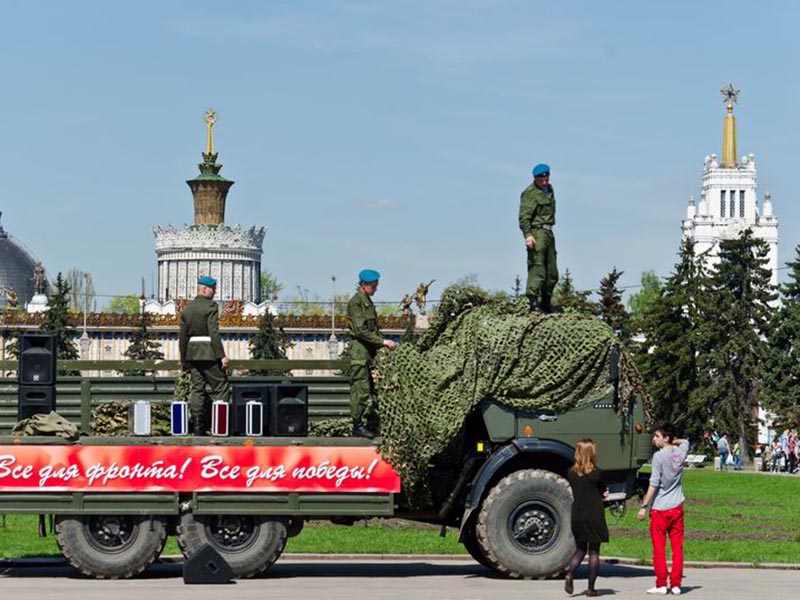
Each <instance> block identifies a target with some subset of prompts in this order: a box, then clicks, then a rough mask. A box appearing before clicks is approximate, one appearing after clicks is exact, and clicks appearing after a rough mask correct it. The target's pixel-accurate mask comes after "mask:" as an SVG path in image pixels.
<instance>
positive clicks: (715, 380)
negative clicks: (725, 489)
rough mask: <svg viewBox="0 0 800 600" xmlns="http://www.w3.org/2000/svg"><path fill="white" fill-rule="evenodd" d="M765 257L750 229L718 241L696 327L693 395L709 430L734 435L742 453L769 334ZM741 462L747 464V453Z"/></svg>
mask: <svg viewBox="0 0 800 600" xmlns="http://www.w3.org/2000/svg"><path fill="white" fill-rule="evenodd" d="M768 254H769V246H768V245H767V243H766V242H765V241H763V240H761V239H758V238H755V237H753V232H752V231H751V230H750V229H746V230H745V231H743V232H742V234H741V235H740V236H739V237H738V238H735V239H732V240H723V241H721V242H720V244H719V264H718V265H717V266H716V269H715V270H714V271H713V273H712V274H711V277H710V289H709V295H708V296H707V300H708V301H707V302H705V303H704V307H703V313H704V315H703V316H704V318H703V322H702V324H701V327H700V342H699V345H700V348H699V354H698V358H699V374H700V381H699V386H698V388H697V390H696V393H695V395H694V396H695V398H696V400H697V402H698V404H699V405H700V406H701V407H702V408H704V409H705V411H706V413H707V414H708V415H709V416H710V417H711V418H712V419H713V426H714V428H715V429H716V430H717V431H719V432H720V433H722V432H727V433H730V432H735V435H736V436H737V437H738V438H739V443H740V444H741V446H742V448H743V449H744V448H748V447H749V445H750V444H751V443H754V442H755V427H754V425H755V422H754V418H753V416H754V414H753V413H754V411H755V410H756V408H757V407H758V388H757V384H758V382H759V379H760V376H761V369H762V366H763V356H764V353H765V349H766V342H765V339H766V338H767V337H768V335H769V332H770V327H769V325H770V314H771V312H772V308H771V307H770V305H769V303H770V302H771V301H773V300H774V299H775V298H776V296H775V294H774V292H773V289H772V286H771V284H770V278H771V275H772V272H771V271H770V269H769V268H768V267H767V263H768V258H767V255H768ZM743 458H744V459H745V462H749V459H748V456H747V453H743Z"/></svg>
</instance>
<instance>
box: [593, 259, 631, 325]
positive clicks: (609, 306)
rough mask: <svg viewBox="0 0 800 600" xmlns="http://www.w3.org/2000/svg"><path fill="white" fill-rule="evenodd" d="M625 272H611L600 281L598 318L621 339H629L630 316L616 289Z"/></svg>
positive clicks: (620, 294) (620, 293)
mask: <svg viewBox="0 0 800 600" xmlns="http://www.w3.org/2000/svg"><path fill="white" fill-rule="evenodd" d="M624 272H625V271H617V268H616V267H614V268H613V269H612V270H611V272H610V273H609V274H608V275H607V276H605V277H603V279H601V280H600V302H599V304H600V318H602V319H603V321H605V322H606V323H608V325H609V327H611V329H613V330H614V331H616V332H617V334H618V335H619V336H620V337H621V338H622V339H623V340H628V339H629V338H630V327H629V325H630V316H629V315H628V311H626V310H625V305H624V304H623V303H622V292H621V291H620V290H619V288H618V287H617V282H618V281H619V278H620V277H622V274H623V273H624Z"/></svg>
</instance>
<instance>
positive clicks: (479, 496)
mask: <svg viewBox="0 0 800 600" xmlns="http://www.w3.org/2000/svg"><path fill="white" fill-rule="evenodd" d="M240 362H242V365H241V366H248V367H252V366H253V365H250V364H249V363H250V362H255V361H240ZM245 362H246V363H247V364H246V365H245V364H244V363H245ZM273 362H274V361H273ZM297 362H298V361H295V363H296V364H294V365H292V364H291V363H288V364H287V365H284V367H287V366H288V367H289V368H291V367H292V366H295V367H300V368H307V367H308V365H305V364H304V365H299V364H297ZM306 362H309V361H306ZM318 362H320V363H322V362H325V363H326V364H325V366H326V367H328V366H331V365H328V364H327V362H326V361H318ZM342 364H343V363H337V365H339V366H342ZM76 365H77V362H76ZM76 365H73V368H75V366H76ZM8 366H10V365H7V367H8ZM236 366H237V365H236V364H235V363H234V367H236ZM271 366H272V367H273V368H274V365H271ZM607 367H608V380H609V382H611V383H612V384H614V385H611V386H609V393H608V394H607V395H606V396H605V397H602V398H598V399H594V400H592V401H591V402H588V403H583V404H581V405H579V406H577V407H575V408H573V409H571V410H568V411H565V412H562V413H558V412H554V411H548V410H541V411H522V410H515V409H511V408H509V407H508V406H505V405H503V404H501V403H499V402H496V401H494V400H492V399H491V398H486V399H484V400H483V401H482V402H480V404H479V405H477V406H476V407H475V409H474V410H473V411H472V412H471V413H470V414H469V415H468V417H467V418H466V420H465V421H464V423H463V426H462V428H461V434H460V436H461V441H462V442H463V443H462V444H460V445H459V448H460V449H461V451H460V454H459V455H457V456H452V455H450V456H444V455H442V456H437V457H435V458H434V459H433V460H432V461H431V462H430V465H429V468H428V473H427V475H426V476H427V483H428V485H429V488H430V500H429V502H428V503H427V505H426V506H423V507H420V506H415V507H412V506H411V505H410V503H409V502H408V497H407V495H406V493H405V490H404V489H403V485H402V482H399V479H397V481H396V482H395V483H388V484H386V485H384V486H383V487H382V488H381V487H378V488H376V487H375V486H374V485H372V483H371V482H370V481H367V480H366V479H364V477H365V475H364V472H365V471H364V470H363V469H362V470H361V471H359V472H356V471H357V469H355V468H353V469H352V473H351V472H349V471H348V475H347V477H350V476H351V475H352V478H350V479H348V481H347V482H346V484H345V485H344V486H342V487H336V486H335V485H334V483H331V482H332V481H333V480H332V479H331V480H330V481H329V482H328V483H325V485H323V486H321V487H320V486H319V483H318V482H316V483H314V484H313V485H311V484H309V485H300V486H298V487H297V488H296V489H285V488H280V487H277V488H274V487H273V488H271V487H269V485H267V484H268V483H269V482H266V483H265V484H264V485H265V486H266V487H262V488H258V489H256V488H253V489H244V488H241V489H240V488H232V487H231V486H230V485H227V484H226V482H225V480H224V479H222V478H219V477H215V478H212V479H210V482H205V483H203V482H201V483H192V482H189V483H184V484H181V485H176V486H172V484H171V483H169V481H167V480H163V481H167V485H164V484H163V483H160V484H157V485H144V484H141V485H140V484H138V483H137V484H136V485H134V486H132V487H128V488H125V487H124V486H123V487H121V488H117V487H114V485H113V484H114V481H113V480H111V483H108V482H106V484H107V486H106V487H102V488H99V489H102V491H95V490H97V489H98V488H97V487H86V486H85V485H84V487H80V486H77V487H75V486H73V485H72V483H73V482H70V481H69V479H70V473H69V469H70V468H75V469H76V473H77V470H79V469H80V468H82V467H81V464H80V463H81V461H82V460H83V459H81V458H72V459H68V458H63V457H64V456H67V454H69V453H72V454H71V455H73V456H78V457H80V456H87V455H88V454H87V453H93V452H94V453H96V452H101V453H104V455H106V456H111V457H114V460H118V461H120V462H118V463H108V464H106V466H105V467H104V468H105V469H106V470H105V471H104V473H105V474H106V475H108V469H109V468H116V469H118V471H117V473H119V469H120V468H122V467H126V468H129V470H130V469H132V468H133V467H131V465H124V464H122V463H123V462H124V461H125V460H133V457H136V456H140V455H141V454H142V453H144V452H156V453H160V454H157V456H159V457H161V458H159V459H158V460H156V461H153V462H152V463H151V464H150V467H148V468H152V467H153V465H156V466H159V468H160V469H161V471H160V472H159V474H161V475H163V474H164V466H165V465H166V464H167V462H168V460H169V458H168V457H170V456H174V457H176V460H177V457H178V456H183V455H182V454H181V453H186V452H190V451H191V452H200V453H201V455H202V453H205V454H206V455H215V454H218V453H219V454H221V453H224V452H231V453H233V454H232V456H234V457H243V456H251V455H253V456H255V455H254V454H253V453H261V454H259V456H262V457H263V456H266V457H271V456H276V455H277V454H280V453H300V454H299V456H301V459H300V460H301V461H306V462H305V463H303V464H305V465H306V467H307V466H308V460H307V458H304V457H303V456H305V455H308V456H312V455H313V456H316V457H323V458H325V457H327V458H325V460H323V461H322V463H324V464H327V465H328V466H329V467H330V468H329V469H328V471H324V470H323V469H322V467H320V471H319V473H318V474H319V475H320V477H322V476H323V475H324V473H327V474H328V476H329V477H330V476H331V474H332V473H334V470H333V469H334V463H336V458H335V456H337V455H340V454H348V453H350V454H353V455H354V454H358V453H360V454H361V455H364V456H366V457H367V459H369V458H370V456H372V455H371V454H370V453H372V454H374V455H375V459H374V460H373V461H372V464H371V465H370V467H374V466H375V465H376V464H378V463H379V462H380V457H379V456H378V453H377V447H378V445H379V444H380V439H377V440H368V439H361V438H351V437H314V436H283V437H195V436H186V437H133V436H122V437H93V436H89V437H81V438H80V439H78V440H77V441H75V442H68V441H65V440H63V439H61V438H59V437H42V436H32V437H18V436H10V435H4V436H0V513H7V514H13V513H17V514H19V513H27V514H37V515H52V517H53V518H54V530H55V536H56V540H57V542H58V545H59V547H60V549H61V551H62V553H63V555H64V557H65V558H66V560H67V561H68V562H69V563H70V564H71V565H72V566H74V567H75V568H76V569H77V570H79V571H80V572H81V573H83V574H85V575H88V576H91V577H96V578H126V577H132V576H135V575H137V574H138V573H141V572H142V571H144V570H145V569H146V568H147V567H148V566H149V565H150V564H151V563H153V562H154V561H155V560H156V559H157V558H158V557H159V555H160V553H161V552H162V550H163V547H164V544H165V540H166V538H167V536H168V535H176V536H177V541H178V544H179V546H180V548H181V550H182V551H183V553H184V555H185V556H187V557H191V556H192V555H193V554H194V553H196V552H197V551H198V550H199V549H200V548H202V547H203V546H204V545H206V544H208V545H210V546H212V547H213V548H214V549H215V550H217V551H218V552H219V553H220V554H221V555H222V557H223V558H225V560H226V561H227V562H228V563H229V564H230V565H231V567H232V569H233V572H234V574H235V576H237V577H249V576H253V575H256V574H258V573H260V572H262V571H264V570H265V569H267V568H268V567H269V566H270V565H271V564H273V563H274V562H275V561H276V560H277V559H278V558H279V557H280V555H281V553H282V552H283V549H284V546H285V543H286V539H287V537H292V536H295V535H298V534H300V532H301V530H302V528H303V524H304V523H305V522H306V521H307V520H309V519H315V520H318V519H330V520H332V521H333V522H335V523H338V524H345V525H346V524H352V523H353V522H355V521H356V520H359V519H364V518H381V517H395V518H403V519H409V520H415V521H421V522H427V523H437V524H440V525H441V526H442V528H443V530H444V528H445V527H457V528H458V536H459V540H460V541H461V542H462V543H463V544H464V546H465V548H466V550H467V551H468V552H469V554H470V555H471V556H472V557H473V558H474V559H475V560H476V561H478V562H479V563H481V564H482V565H485V566H487V567H490V568H491V569H494V570H496V571H498V572H499V573H501V574H503V575H506V576H508V577H513V578H542V577H550V576H555V575H557V574H559V573H560V572H563V570H564V569H565V567H566V566H567V564H568V561H569V558H570V556H571V554H572V552H573V550H574V540H573V539H572V535H571V532H570V507H571V502H572V497H571V492H570V488H569V486H568V484H567V482H566V479H565V474H566V471H567V469H568V468H569V467H570V466H571V464H572V462H573V453H574V447H575V444H576V442H577V441H578V440H579V439H582V438H586V437H590V438H593V439H594V440H596V441H597V443H598V449H599V457H598V458H599V463H600V467H601V468H602V469H603V471H604V474H605V479H606V481H607V483H608V487H609V491H610V496H609V498H608V502H609V503H615V504H616V505H617V506H619V505H621V503H624V501H625V500H626V499H627V498H629V497H630V496H632V495H633V494H634V493H635V489H636V484H637V471H638V470H639V467H640V466H641V465H642V464H643V463H644V462H645V461H646V460H647V459H648V458H649V455H650V439H649V436H648V435H647V433H646V432H645V426H644V425H645V412H644V406H643V401H642V399H641V398H639V397H637V398H636V399H635V401H634V402H631V403H629V404H628V405H627V406H626V408H625V409H624V410H623V409H621V408H620V406H619V402H618V397H617V395H618V391H617V390H618V385H616V383H617V381H618V379H619V353H618V352H611V353H610V355H609V360H608V365H607ZM140 368H141V367H140ZM150 368H152V365H150ZM103 381H104V382H105V383H101V384H100V385H96V386H95V387H96V394H97V395H98V396H100V397H95V398H92V397H91V396H92V394H90V393H89V392H88V391H87V390H88V389H89V388H90V385H89V383H87V381H85V380H84V381H82V382H80V380H75V381H73V384H72V388H71V390H72V392H73V393H74V392H75V391H76V389H77V388H76V385H77V386H79V389H80V392H81V395H80V412H81V415H82V421H83V422H84V426H85V427H86V426H88V425H89V420H90V414H91V413H90V410H91V406H92V403H93V402H94V403H95V404H96V403H97V402H98V400H100V401H103V400H104V401H108V400H109V398H110V396H111V394H110V392H111V391H112V390H113V389H114V388H115V385H112V383H111V380H110V379H108V380H103ZM139 381H140V382H141V383H140V387H139V388H136V389H138V390H139V392H137V393H135V392H133V391H132V389H128V390H127V391H126V392H125V396H126V397H128V398H132V397H133V398H135V397H137V396H140V397H148V398H151V399H152V398H153V397H154V396H157V397H160V398H162V399H164V401H166V400H167V399H168V396H167V394H165V390H166V389H168V388H165V387H164V386H163V385H161V384H158V383H157V382H156V379H154V378H153V379H151V380H147V378H141V379H140V380H139ZM323 381H324V382H325V383H324V384H320V383H319V382H320V379H319V378H314V377H303V376H297V377H293V378H292V379H291V383H292V384H293V385H294V386H298V385H299V386H302V385H308V386H310V390H311V394H310V402H309V404H310V412H311V415H312V419H313V418H315V415H317V416H319V415H323V416H324V415H328V416H330V414H331V412H330V408H331V405H332V404H336V406H337V409H336V410H337V411H338V412H336V411H334V412H336V414H339V415H340V416H344V415H346V414H347V404H346V393H347V380H346V378H343V377H339V378H336V377H333V378H331V377H328V378H324V379H323ZM79 382H80V383H79ZM64 385H66V384H64ZM103 386H105V387H103ZM147 386H151V387H152V389H150V391H149V392H148V393H147V394H143V393H142V390H145V389H149V388H148V387H147ZM331 390H338V396H336V395H335V394H334V396H336V398H335V399H332V395H331ZM3 392H5V395H6V396H5V399H6V401H9V400H10V398H11V396H12V394H13V387H12V386H10V385H9V386H6V387H5V388H3V387H2V386H0V408H2V404H3ZM69 393H70V391H69V390H65V391H64V396H65V397H68V396H69ZM6 404H8V402H6ZM74 408H75V407H74V406H73V408H71V409H69V408H68V409H67V412H69V410H74ZM6 409H7V407H6ZM326 411H327V412H326ZM409 443H413V440H409ZM26 453H27V454H26ZM80 453H84V454H82V455H81V454H80ZM243 453H247V454H243ZM365 453H366V454H365ZM28 454H29V455H30V457H32V458H30V461H28V462H29V463H30V464H28V465H27V466H28V467H30V468H29V470H28V471H27V472H26V471H25V468H26V467H25V464H24V463H25V461H26V458H25V456H27V455H28ZM43 456H44V457H49V458H42V457H43ZM120 457H122V458H120ZM125 457H127V458H125ZM164 457H167V458H166V459H165V458H164ZM206 458H207V456H206ZM137 460H138V459H137ZM181 460H183V459H181ZM232 460H233V462H234V463H236V462H237V461H238V462H240V461H241V460H244V459H240V458H234V459H232ZM270 460H272V459H271V458H268V459H267V462H269V461H270ZM314 460H317V459H314ZM48 461H49V463H50V464H43V463H47V462H48ZM69 461H72V462H73V463H74V464H68V463H69ZM158 461H161V462H158ZM165 461H166V462H165ZM84 462H85V461H84ZM109 464H112V465H116V466H114V467H109V466H108V465H109ZM176 464H177V463H176ZM183 464H184V467H185V465H186V464H188V463H186V462H184V463H183ZM365 464H366V463H365ZM234 466H235V465H234ZM378 466H379V468H382V469H383V470H384V476H386V477H388V479H387V480H386V481H390V480H391V478H392V473H394V471H392V469H391V467H389V466H388V465H386V464H379V465H378ZM84 467H85V465H84ZM306 467H303V468H306ZM340 467H341V468H344V467H342V466H341V465H338V467H336V468H340ZM178 468H179V466H176V467H175V469H178ZM315 468H316V467H315ZM359 468H360V467H359ZM43 469H44V470H43ZM175 469H173V471H172V472H171V473H169V474H168V475H169V476H171V477H173V480H179V475H180V474H179V473H178V472H177V471H176V470H175ZM154 472H155V471H154ZM98 473H99V472H98V471H95V472H94V474H93V476H94V477H95V479H96V481H95V486H96V485H97V482H98V481H100V482H102V479H101V477H100V476H101V475H102V474H103V473H100V474H98ZM26 474H27V477H28V478H29V479H30V483H28V484H25V485H21V484H20V483H21V482H23V481H25V477H26ZM228 474H229V475H230V473H228ZM73 475H75V473H73ZM139 475H142V473H139ZM216 475H219V473H218V472H215V476H216ZM130 476H131V481H133V480H134V479H135V474H133V473H131V474H130ZM259 476H261V477H266V478H267V479H268V478H269V477H268V476H265V475H264V471H263V470H262V471H261V472H260V473H259V474H255V471H254V478H256V477H259ZM59 477H60V478H61V479H58V478H59ZM142 477H144V475H142ZM359 477H361V479H359ZM394 477H395V478H396V473H395V474H394ZM37 478H38V479H37ZM47 478H49V479H47ZM43 479H47V480H46V481H44V483H42V480H43ZM54 481H55V482H56V484H53V483H54ZM85 481H86V480H85V478H84V482H85ZM142 481H144V479H142ZM140 483H141V482H140ZM145 483H146V482H145ZM170 486H172V487H170ZM232 490H233V491H232ZM376 490H378V491H376Z"/></svg>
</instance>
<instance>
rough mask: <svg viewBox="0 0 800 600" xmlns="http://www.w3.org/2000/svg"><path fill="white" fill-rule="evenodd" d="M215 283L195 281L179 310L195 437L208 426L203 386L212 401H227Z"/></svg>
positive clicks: (207, 403) (180, 345)
mask: <svg viewBox="0 0 800 600" xmlns="http://www.w3.org/2000/svg"><path fill="white" fill-rule="evenodd" d="M216 291H217V281H216V279H214V278H213V277H208V276H202V277H199V278H198V279H197V296H196V297H195V299H194V300H192V301H191V302H190V303H189V304H187V305H186V307H185V308H184V309H183V310H182V311H181V315H180V329H179V334H178V349H179V352H180V360H181V368H182V369H183V370H184V371H189V374H190V377H191V382H192V385H191V392H190V393H189V406H190V409H191V414H192V421H193V429H194V434H195V435H204V434H205V433H206V432H207V431H208V429H209V427H210V424H209V413H210V410H209V409H210V404H211V400H210V398H209V397H208V396H207V395H206V384H208V386H209V387H210V388H211V396H212V397H213V398H214V399H215V400H228V399H229V398H230V394H231V389H230V384H229V383H228V376H227V374H226V371H227V370H228V357H227V356H225V349H224V348H223V347H222V339H221V338H220V335H219V306H218V305H217V303H216V302H214V295H215V294H216Z"/></svg>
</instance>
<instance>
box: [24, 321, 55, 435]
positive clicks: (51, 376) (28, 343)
mask: <svg viewBox="0 0 800 600" xmlns="http://www.w3.org/2000/svg"><path fill="white" fill-rule="evenodd" d="M18 343H19V345H18V348H19V367H18V369H17V397H18V400H19V402H18V410H17V416H18V419H19V420H22V419H27V418H29V417H32V416H33V415H37V414H40V413H44V414H47V413H49V412H50V411H53V410H55V409H56V336H55V334H50V333H23V334H21V335H20V336H19V342H18Z"/></svg>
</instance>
